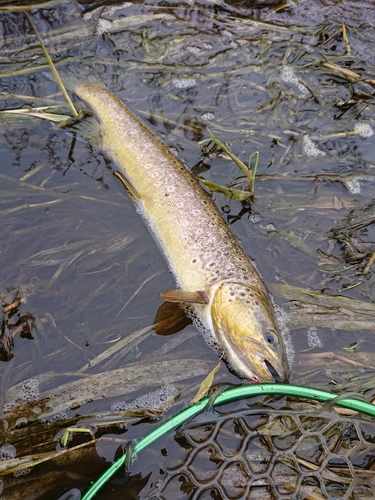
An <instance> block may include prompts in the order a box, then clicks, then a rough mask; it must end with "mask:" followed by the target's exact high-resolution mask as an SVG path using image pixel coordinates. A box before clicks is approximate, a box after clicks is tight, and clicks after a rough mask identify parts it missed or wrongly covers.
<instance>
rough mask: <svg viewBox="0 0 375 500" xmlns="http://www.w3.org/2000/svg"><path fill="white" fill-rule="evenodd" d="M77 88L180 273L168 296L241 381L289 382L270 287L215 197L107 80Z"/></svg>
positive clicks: (139, 207) (139, 206)
mask: <svg viewBox="0 0 375 500" xmlns="http://www.w3.org/2000/svg"><path fill="white" fill-rule="evenodd" d="M74 91H75V93H76V94H77V95H78V96H79V97H81V98H82V99H83V100H84V101H85V102H86V103H87V104H88V105H89V106H90V107H91V108H92V110H93V111H94V113H95V114H96V116H97V118H98V119H99V121H100V132H101V140H102V146H103V148H104V149H105V150H106V151H107V153H108V154H109V156H110V157H111V158H112V160H113V161H114V162H115V163H116V164H117V166H118V168H119V169H120V171H121V173H122V174H123V175H124V176H125V178H126V180H127V184H128V186H129V187H130V189H129V191H130V193H131V194H132V196H133V198H134V199H135V203H136V206H137V210H138V211H139V212H140V213H141V214H142V216H143V217H144V219H145V220H146V222H147V224H148V227H149V229H150V231H151V232H152V233H154V235H155V237H156V239H157V241H158V242H159V243H160V245H161V247H162V251H163V253H164V255H165V257H166V259H167V261H168V264H169V267H170V269H171V271H172V273H173V274H174V276H175V279H176V282H177V286H178V288H179V290H180V291H175V294H174V295H173V294H168V293H166V294H165V298H166V299H167V300H169V299H170V300H172V301H176V302H182V303H186V302H188V303H189V305H188V308H189V309H190V313H191V314H192V316H193V318H194V322H195V324H196V325H197V326H198V328H200V329H201V330H203V331H204V332H205V334H206V340H208V342H209V343H211V344H214V346H215V347H216V350H217V351H219V353H221V354H223V356H224V358H225V359H226V361H227V362H228V363H229V365H230V366H231V367H232V368H233V369H234V371H235V372H236V373H237V374H238V375H239V376H240V377H241V378H244V379H246V380H249V381H252V382H259V381H263V382H264V381H273V380H278V381H287V379H288V376H289V368H288V362H287V357H286V353H285V346H284V343H283V340H282V337H281V335H280V332H279V329H278V325H277V322H276V319H275V314H274V311H273V307H272V305H271V301H270V297H269V295H268V292H267V290H266V288H265V285H264V284H263V282H262V280H261V278H260V276H259V274H258V273H257V271H256V270H255V268H254V267H253V265H252V264H251V261H250V259H249V257H248V256H247V255H246V254H245V252H244V251H243V249H242V247H241V245H240V244H239V242H238V240H237V238H236V237H235V236H234V234H233V233H232V231H231V229H230V228H229V227H228V225H227V224H226V223H225V221H224V220H223V218H222V216H221V214H220V212H219V210H218V209H217V207H216V205H215V204H214V202H213V201H212V199H211V197H210V195H209V194H208V193H207V192H206V191H205V190H204V189H203V188H202V186H201V185H200V183H199V181H198V180H197V178H196V177H195V176H194V175H192V174H191V172H190V171H189V170H188V169H187V168H186V167H185V166H184V165H183V164H182V163H181V162H180V161H179V160H178V159H177V158H176V157H175V156H174V155H173V154H172V153H171V152H170V150H169V149H168V148H167V147H166V146H165V145H164V144H163V143H162V142H161V141H160V140H159V139H158V138H157V137H156V136H155V135H154V133H153V132H151V130H149V128H147V127H146V125H145V124H144V123H143V122H142V121H140V120H139V119H138V118H137V117H136V116H135V115H134V114H133V113H132V112H131V111H130V109H129V108H128V107H127V106H125V105H124V103H123V102H122V101H120V100H119V99H118V98H117V97H116V96H115V95H114V94H113V93H111V92H110V91H109V90H108V89H107V88H106V87H105V86H104V85H102V84H101V83H100V82H95V83H89V82H87V83H85V82H80V83H77V84H76V85H75V88H74ZM172 295H173V297H172ZM199 297H200V298H201V300H200V299H199Z"/></svg>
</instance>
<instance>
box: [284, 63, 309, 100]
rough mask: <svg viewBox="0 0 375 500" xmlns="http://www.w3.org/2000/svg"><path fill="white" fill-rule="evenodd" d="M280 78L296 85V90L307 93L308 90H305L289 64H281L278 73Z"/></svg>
mask: <svg viewBox="0 0 375 500" xmlns="http://www.w3.org/2000/svg"><path fill="white" fill-rule="evenodd" d="M280 78H281V80H282V81H283V82H286V83H291V84H292V85H296V87H298V90H300V91H301V92H302V93H303V94H308V92H309V91H308V90H307V88H306V87H305V85H303V84H302V83H301V82H300V80H299V79H298V78H297V76H296V75H295V73H294V71H293V68H292V67H291V66H283V69H282V70H281V73H280Z"/></svg>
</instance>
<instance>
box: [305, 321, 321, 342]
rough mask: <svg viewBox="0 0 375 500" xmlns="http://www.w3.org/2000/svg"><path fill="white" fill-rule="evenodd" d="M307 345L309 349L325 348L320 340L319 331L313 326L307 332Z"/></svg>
mask: <svg viewBox="0 0 375 500" xmlns="http://www.w3.org/2000/svg"><path fill="white" fill-rule="evenodd" d="M307 343H308V344H309V347H323V344H322V342H321V340H320V338H319V334H318V329H317V328H315V326H312V327H311V328H309V329H308V330H307Z"/></svg>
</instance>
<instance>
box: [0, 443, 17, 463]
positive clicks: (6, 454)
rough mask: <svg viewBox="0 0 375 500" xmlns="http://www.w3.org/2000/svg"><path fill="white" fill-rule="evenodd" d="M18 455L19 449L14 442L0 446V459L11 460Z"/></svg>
mask: <svg viewBox="0 0 375 500" xmlns="http://www.w3.org/2000/svg"><path fill="white" fill-rule="evenodd" d="M16 455H17V450H16V448H15V447H14V446H13V445H12V444H4V445H3V446H2V447H1V448H0V460H1V461H3V460H11V459H12V458H15V456H16Z"/></svg>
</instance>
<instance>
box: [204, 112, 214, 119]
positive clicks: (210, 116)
mask: <svg viewBox="0 0 375 500" xmlns="http://www.w3.org/2000/svg"><path fill="white" fill-rule="evenodd" d="M201 118H202V120H207V121H212V120H214V119H215V115H214V114H213V113H211V112H210V111H206V112H205V113H203V114H202V116H201Z"/></svg>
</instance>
